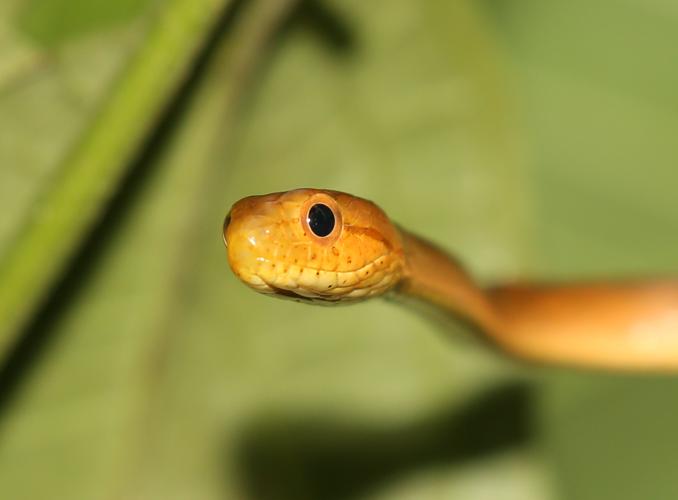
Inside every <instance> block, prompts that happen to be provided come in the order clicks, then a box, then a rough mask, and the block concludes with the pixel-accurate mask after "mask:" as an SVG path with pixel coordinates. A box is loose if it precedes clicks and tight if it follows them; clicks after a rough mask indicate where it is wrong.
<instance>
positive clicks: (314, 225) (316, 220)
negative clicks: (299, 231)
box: [306, 203, 334, 238]
mask: <svg viewBox="0 0 678 500" xmlns="http://www.w3.org/2000/svg"><path fill="white" fill-rule="evenodd" d="M306 221H307V222H308V227H309V228H311V231H313V234H315V235H316V236H319V237H321V238H323V237H325V236H327V235H328V234H330V233H331V232H332V230H333V229H334V212H332V209H331V208H330V207H328V206H327V205H324V204H322V203H316V204H315V205H313V206H312V207H311V208H310V210H309V211H308V217H307V218H306Z"/></svg>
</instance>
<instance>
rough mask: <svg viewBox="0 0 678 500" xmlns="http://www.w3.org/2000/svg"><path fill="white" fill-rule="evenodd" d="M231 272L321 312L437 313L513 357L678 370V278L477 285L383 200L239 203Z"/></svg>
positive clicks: (227, 238)
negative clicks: (392, 305)
mask: <svg viewBox="0 0 678 500" xmlns="http://www.w3.org/2000/svg"><path fill="white" fill-rule="evenodd" d="M223 240H224V243H225V245H226V251H227V257H228V262H229V265H230V267H231V269H232V271H233V273H234V274H235V276H237V278H239V279H240V280H241V281H242V282H243V283H245V284H246V285H247V286H249V287H250V288H252V289H254V290H255V291H257V292H260V293H263V294H267V295H270V296H274V297H279V298H285V299H292V300H295V301H298V302H306V303H311V304H320V305H335V304H352V303H357V302H362V301H365V300H368V299H372V298H375V297H380V296H383V297H392V298H396V299H402V300H401V301H400V302H402V303H405V304H415V305H416V304H419V305H423V306H424V308H425V309H426V310H428V309H430V308H433V309H434V310H437V311H439V312H442V313H443V315H445V316H450V317H452V318H453V319H455V320H459V321H461V322H463V323H465V324H467V325H469V326H470V327H471V329H472V330H473V331H474V332H477V333H478V335H479V336H481V338H483V339H484V340H486V341H489V344H490V345H491V346H493V347H496V348H498V349H499V350H500V351H501V352H504V353H506V354H508V355H509V356H511V357H514V358H517V359H519V360H525V361H528V362H534V363H538V364H544V363H546V364H553V365H562V366H566V367H567V366H570V367H579V368H584V369H601V370H614V371H645V372H671V371H676V370H678V281H676V280H672V279H669V278H667V279H648V280H645V281H643V280H627V281H621V280H619V281H591V282H581V283H577V282H564V283H551V282H548V283H542V282H534V283H530V282H508V283H505V284H496V285H492V286H480V285H479V284H478V283H477V281H476V280H474V279H473V277H472V276H471V275H470V274H469V273H468V272H467V271H466V270H465V269H464V267H463V266H462V264H461V263H460V262H459V261H458V260H457V259H455V258H454V257H453V256H452V255H450V254H449V253H447V252H446V251H444V250H443V249H441V248H440V247H438V246H437V245H435V244H434V243H431V242H429V241H427V240H426V239H424V238H422V237H419V236H417V235H415V234H412V233H410V232H409V231H407V230H405V229H403V228H401V227H399V226H398V225H397V224H395V223H394V222H392V221H391V220H390V219H389V217H388V216H387V215H386V213H385V212H384V211H383V210H382V209H381V208H380V207H379V206H378V205H376V204H375V203H373V202H372V201H369V200H367V199H363V198H360V197H358V196H354V195H351V194H348V193H344V192H340V191H333V190H327V189H310V188H304V189H294V190H291V191H285V192H277V193H271V194H265V195H257V196H248V197H246V198H243V199H241V200H239V201H237V202H236V203H235V204H234V205H233V206H232V207H231V209H230V211H229V212H228V214H227V216H226V218H225V220H224V223H223Z"/></svg>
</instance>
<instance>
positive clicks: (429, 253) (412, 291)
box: [398, 229, 500, 334]
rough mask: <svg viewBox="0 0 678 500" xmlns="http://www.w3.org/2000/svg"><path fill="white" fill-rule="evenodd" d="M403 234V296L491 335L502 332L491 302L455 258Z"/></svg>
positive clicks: (400, 288) (405, 232) (403, 232)
mask: <svg viewBox="0 0 678 500" xmlns="http://www.w3.org/2000/svg"><path fill="white" fill-rule="evenodd" d="M400 233H401V236H402V241H403V251H404V255H405V266H404V267H405V271H404V275H403V278H402V280H401V282H400V284H399V287H398V293H399V294H400V295H404V296H405V297H407V298H413V299H415V300H416V301H417V302H425V303H430V304H433V305H434V306H436V307H437V308H439V309H442V310H443V311H444V312H445V313H450V314H452V315H454V316H456V317H458V318H460V319H462V320H463V321H465V322H467V323H470V324H471V325H473V326H475V327H477V328H479V329H481V330H484V331H485V332H488V333H490V334H491V333H492V332H496V331H498V330H499V329H500V321H499V316H498V314H497V312H496V310H495V309H494V307H493V305H492V303H491V301H490V299H489V298H488V297H487V295H486V294H485V292H484V291H483V290H482V289H481V288H480V287H479V286H478V285H476V284H475V282H474V281H473V279H472V278H471V277H470V275H469V274H468V273H467V272H466V271H465V270H464V268H463V267H462V266H461V264H459V262H457V260H456V259H454V258H453V257H452V256H450V255H449V254H448V253H446V252H445V251H443V250H441V249H439V248H438V247H436V246H435V245H433V244H431V243H429V242H427V241H425V240H423V239H421V238H419V237H417V236H415V235H413V234H411V233H408V232H407V231H404V230H402V229H401V230H400Z"/></svg>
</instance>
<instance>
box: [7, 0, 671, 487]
mask: <svg viewBox="0 0 678 500" xmlns="http://www.w3.org/2000/svg"><path fill="white" fill-rule="evenodd" d="M677 46H678V7H676V4H675V3H673V2H669V1H662V0H653V1H641V0H620V1H616V2H613V1H610V0H604V1H599V2H594V3H591V2H585V1H583V0H575V1H572V2H560V3H557V4H556V3H547V2H539V1H536V0H524V1H521V2H518V1H509V0H503V1H499V0H484V1H476V2H472V1H460V0H455V1H444V0H424V1H412V0H410V1H407V0H390V1H384V0H377V1H371V2H361V1H359V0H347V1H343V2H340V1H338V0H322V1H321V0H318V1H312V0H308V1H294V0H249V1H235V2H234V1H231V2H229V1H227V0H193V1H188V0H163V1H160V0H125V1H117V2H105V1H103V0H92V1H87V2H85V1H84V0H3V2H2V3H1V4H0V209H2V216H0V363H1V365H0V485H1V486H0V491H1V493H0V495H1V496H2V497H3V498H8V499H9V498H11V499H13V500H18V499H31V500H37V499H121V498H124V499H161V498H162V499H175V498H176V499H188V498H190V499H253V500H264V499H266V500H268V499H272V500H281V499H299V500H304V499H348V498H351V499H353V498H365V499H367V498H369V499H410V498H417V499H419V498H463V499H469V500H474V499H488V498H492V499H520V500H531V499H556V498H560V499H568V500H569V499H590V500H599V499H602V498H614V499H616V500H621V499H640V498H642V499H668V498H676V497H677V496H678V476H677V475H676V470H678V428H677V426H676V422H678V378H676V377H672V376H634V377H632V376H629V375H623V376H622V375H612V374H596V373H585V372H575V371H568V370H557V369H546V368H533V367H525V366H521V365H519V364H514V363H511V362H509V361H507V360H504V359H501V358H499V357H497V356H496V355H494V354H493V353H489V352H487V351H486V350H485V349H483V348H482V347H481V346H479V345H476V344H473V343H470V342H467V341H465V340H464V338H463V337H464V336H463V335H456V334H458V333H461V331H460V329H461V327H456V329H455V327H452V328H451V329H452V330H453V331H452V332H445V331H442V330H441V329H440V328H437V327H436V326H435V325H433V324H432V323H431V322H428V321H426V320H425V319H423V318H421V317H418V316H416V315H413V314H411V313H410V312H408V311H405V310H402V309H400V308H399V307H398V306H397V305H394V304H390V303H387V302H385V301H373V302H370V303H366V304H363V305H359V306H354V307H345V308H336V309H327V308H315V307H307V306H301V305H298V304H293V303H290V302H284V301H275V300H270V299H267V298H265V297H263V296H259V295H257V294H254V293H252V292H250V291H249V290H247V289H246V288H245V287H243V286H242V285H241V284H239V283H237V282H236V280H235V278H234V277H233V276H232V275H231V273H230V271H229V269H228V266H227V263H226V259H225V253H224V250H223V245H222V242H221V235H220V229H221V222H222V219H223V217H224V215H225V213H226V211H227V210H228V208H229V207H230V205H231V204H232V203H233V202H235V201H236V200H237V199H239V198H241V197H243V196H246V195H249V194H255V193H265V192H270V191H280V190H286V189H291V188H294V187H303V186H312V187H327V188H333V189H339V190H344V191H349V192H352V193H355V194H358V195H360V196H363V197H367V198H370V199H373V200H375V201H377V202H378V203H379V204H380V205H381V206H382V207H383V208H384V209H385V210H386V211H387V212H388V213H389V214H390V215H391V217H392V218H393V219H395V220H397V221H398V222H399V223H401V224H402V225H403V226H405V227H407V228H409V229H410V230H412V231H414V232H417V233H419V234H422V235H425V236H427V237H429V238H430V239H432V240H435V241H437V242H439V243H440V244H442V245H444V246H446V247H447V248H449V249H451V250H453V251H454V252H455V253H456V254H458V255H459V256H460V257H461V258H462V260H463V261H464V262H466V263H467V265H468V266H469V268H470V269H472V270H473V272H474V273H475V274H476V275H478V276H479V277H480V279H481V280H483V281H485V282H493V281H499V280H502V279H515V278H532V279H576V278H586V277H588V278H591V277H619V276H630V275H648V274H649V275H664V274H668V273H675V272H678V257H676V252H675V249H676V248H678V197H676V195H675V190H676V185H678V140H676V131H677V130H678V94H677V93H676V89H678V65H676V57H675V56H676V51H675V48H676V47H677ZM456 330H459V331H456Z"/></svg>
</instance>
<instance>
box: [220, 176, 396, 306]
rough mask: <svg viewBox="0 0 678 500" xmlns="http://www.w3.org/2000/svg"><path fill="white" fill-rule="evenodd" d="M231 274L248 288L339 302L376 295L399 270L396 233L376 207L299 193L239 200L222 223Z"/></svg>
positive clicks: (339, 196) (337, 195) (334, 195)
mask: <svg viewBox="0 0 678 500" xmlns="http://www.w3.org/2000/svg"><path fill="white" fill-rule="evenodd" d="M224 242H225V243H226V248H227V252H228V260H229V263H230V265H231V268H232V269H233V272H234V273H235V274H236V276H238V278H240V279H241V280H242V281H243V282H244V283H245V284H247V285H248V286H250V287H252V288H253V289H255V290H257V291H259V292H262V293H267V294H274V295H276V296H280V297H284V298H293V299H297V300H304V301H313V302H321V303H338V302H344V301H350V300H357V299H361V298H364V297H372V296H377V295H381V294H382V293H384V292H386V291H388V290H389V289H390V288H392V287H393V286H394V285H395V284H396V283H397V282H398V281H399V279H400V277H401V275H402V271H403V251H402V242H401V238H400V234H399V233H398V230H397V229H396V228H395V227H394V225H393V224H392V223H391V222H390V220H389V219H388V217H387V216H386V215H385V214H384V212H383V211H382V210H381V209H380V208H379V207H378V206H376V205H375V204H374V203H372V202H370V201H368V200H364V199H361V198H357V197H355V196H352V195H349V194H346V193H341V192H338V191H328V190H319V189H297V190H294V191H287V192H284V193H272V194H268V195H262V196H250V197H247V198H243V199H242V200H240V201H238V202H237V203H236V204H235V205H233V208H232V209H231V211H230V212H229V214H228V215H227V216H226V220H225V221H224Z"/></svg>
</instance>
